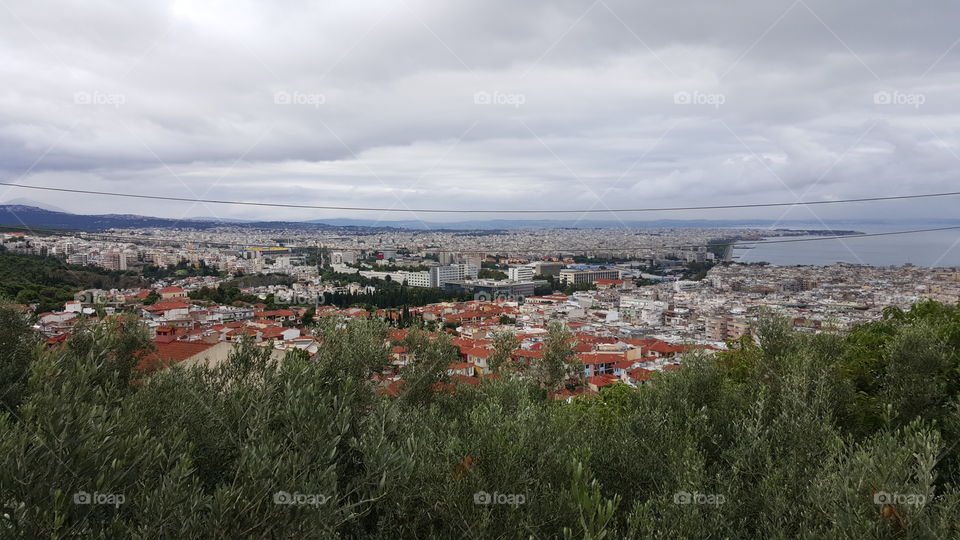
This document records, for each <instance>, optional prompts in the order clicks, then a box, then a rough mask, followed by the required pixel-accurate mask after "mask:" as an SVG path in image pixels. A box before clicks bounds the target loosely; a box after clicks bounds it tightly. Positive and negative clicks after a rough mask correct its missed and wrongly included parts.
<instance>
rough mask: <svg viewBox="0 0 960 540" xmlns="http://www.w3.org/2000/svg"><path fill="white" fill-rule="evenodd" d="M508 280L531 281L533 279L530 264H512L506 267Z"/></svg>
mask: <svg viewBox="0 0 960 540" xmlns="http://www.w3.org/2000/svg"><path fill="white" fill-rule="evenodd" d="M507 277H508V278H509V279H510V281H531V280H532V279H533V267H532V266H514V267H511V268H508V269H507Z"/></svg>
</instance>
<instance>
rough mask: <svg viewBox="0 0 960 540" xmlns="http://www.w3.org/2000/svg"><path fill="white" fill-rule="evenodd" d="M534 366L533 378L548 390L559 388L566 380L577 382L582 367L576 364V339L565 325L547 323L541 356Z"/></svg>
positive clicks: (554, 322)
mask: <svg viewBox="0 0 960 540" xmlns="http://www.w3.org/2000/svg"><path fill="white" fill-rule="evenodd" d="M534 366H535V369H534V378H535V380H536V381H537V382H539V383H540V386H541V387H543V388H545V389H546V390H547V391H548V392H553V391H555V390H559V389H560V388H561V387H562V386H564V385H565V384H566V383H568V382H569V383H572V384H576V383H577V382H578V379H579V378H580V376H581V375H582V373H583V367H582V366H578V365H577V355H576V341H575V339H574V336H573V332H571V331H570V329H569V328H567V326H566V325H564V324H562V323H560V322H558V321H551V322H550V324H549V325H547V337H546V339H545V340H544V342H543V358H542V359H541V360H540V362H538V363H536V364H534Z"/></svg>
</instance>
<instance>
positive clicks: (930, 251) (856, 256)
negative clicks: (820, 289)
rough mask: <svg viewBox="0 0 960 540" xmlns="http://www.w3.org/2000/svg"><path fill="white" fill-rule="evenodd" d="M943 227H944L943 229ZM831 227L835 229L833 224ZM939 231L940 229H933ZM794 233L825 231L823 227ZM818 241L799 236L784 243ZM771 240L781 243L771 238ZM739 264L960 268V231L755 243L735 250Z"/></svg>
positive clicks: (885, 229)
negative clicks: (838, 264) (907, 265)
mask: <svg viewBox="0 0 960 540" xmlns="http://www.w3.org/2000/svg"><path fill="white" fill-rule="evenodd" d="M941 226H942V225H941ZM831 227H833V225H832V224H831ZM928 227H931V226H929V225H928V226H927V227H923V226H877V225H873V226H862V225H861V226H857V225H849V224H847V225H844V226H843V227H836V228H837V229H844V230H856V231H860V232H864V233H881V232H890V231H897V230H909V229H919V228H928ZM932 227H936V225H934V226H932ZM789 228H792V229H803V230H812V229H825V228H826V227H823V226H822V225H821V226H809V227H797V226H793V225H791V226H790V227H789ZM799 238H818V237H816V236H797V237H788V238H782V239H799ZM769 240H777V238H770V239H769ZM733 257H734V259H733V260H734V261H735V262H761V261H763V262H768V263H770V264H775V265H778V266H793V265H816V266H828V265H831V264H835V263H838V262H842V263H850V264H865V265H870V266H900V265H904V264H912V265H915V266H926V267H960V229H953V230H944V231H932V232H922V233H914V234H901V235H889V236H872V237H860V238H858V237H856V236H847V237H844V238H840V239H835V240H834V239H829V240H824V239H820V240H815V241H810V242H786V243H764V242H761V243H755V244H738V245H736V246H734V249H733Z"/></svg>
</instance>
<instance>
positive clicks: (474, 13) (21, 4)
mask: <svg viewBox="0 0 960 540" xmlns="http://www.w3.org/2000/svg"><path fill="white" fill-rule="evenodd" d="M957 20H960V5H958V4H957V3H955V2H949V1H932V2H924V3H923V4H922V6H921V5H919V4H917V3H915V2H875V1H866V0H851V1H844V2H837V1H835V0H832V1H830V0H824V1H815V0H805V1H799V0H798V1H780V0H736V1H728V2H704V1H699V2H693V1H687V0H673V1H670V2H662V1H658V2H653V1H646V0H642V1H641V0H624V1H618V0H597V1H595V2H590V1H589V0H586V1H577V2H574V1H567V0H559V1H557V0H554V1H550V2H542V1H536V0H531V1H526V0H525V1H523V2H518V1H516V0H513V1H503V0H487V1H482V2H480V1H469V2H467V1H456V2H436V1H434V2H427V1H425V0H384V1H360V0H350V1H321V2H301V1H298V0H276V1H271V2H266V1H265V2H250V1H244V0H232V1H217V0H211V1H189V2H188V1H183V0H178V1H175V2H161V1H136V0H129V1H125V2H108V1H103V0H100V1H97V0H85V1H79V0H77V1H69V2H68V1H45V0H0V79H2V81H3V83H2V85H0V178H2V180H0V181H3V182H14V183H17V184H23V185H35V186H54V187H68V188H74V189H86V190H98V191H113V192H123V193H140V194H149V195H163V196H174V197H187V198H208V199H229V200H243V201H265V202H275V203H292V204H304V205H324V206H350V207H358V206H360V207H382V208H391V209H395V210H402V212H357V211H333V210H282V209H277V208H254V207H242V206H225V205H212V204H210V205H208V204H193V203H183V202H158V201H148V200H133V199H123V198H114V197H105V196H90V195H81V194H69V193H54V192H44V191H33V190H26V189H21V188H11V187H5V186H0V202H11V201H12V202H27V203H34V204H37V205H42V206H47V207H50V208H59V209H63V210H66V211H70V212H76V213H86V214H94V213H138V214H145V215H154V216H163V217H172V218H178V219H179V218H187V217H190V218H194V217H222V218H231V219H274V220H288V219H289V220H310V219H325V218H333V217H351V218H363V219H382V220H385V221H389V220H399V219H402V220H410V219H414V220H424V221H427V222H435V221H437V222H439V221H457V220H462V219H464V217H465V216H464V214H458V213H455V212H454V213H450V214H423V213H418V212H411V211H409V209H418V208H440V209H449V210H465V209H473V210H483V209H511V210H524V209H541V210H553V209H573V210H579V209H594V210H608V209H623V208H635V207H664V206H695V205H714V204H740V203H765V202H793V201H799V200H830V199H846V198H858V197H871V196H894V195H908V194H918V193H933V192H944V191H957V190H958V186H960V182H958V181H957V174H956V171H958V169H960V122H958V120H960V117H958V116H960V115H958V112H960V108H958V106H960V91H958V90H960V27H958V26H957V24H956V22H957ZM958 201H960V197H947V198H942V199H924V200H919V201H908V202H903V201H900V202H884V203H873V204H865V203H861V204H854V205H827V206H819V207H809V208H808V207H791V208H776V209H764V210H750V211H745V210H733V211H730V210H726V211H721V210H716V211H699V212H682V213H667V212H657V213H647V214H639V213H633V214H631V213H623V212H615V213H610V214H590V215H585V214H582V213H580V214H578V213H571V214H557V215H537V216H530V217H534V218H538V219H539V218H554V219H564V220H569V222H570V223H571V225H573V226H575V225H576V223H577V222H578V221H579V220H582V219H591V220H593V219H609V220H613V221H636V220H644V219H664V218H668V219H670V218H672V219H740V218H764V219H771V220H832V219H890V220H899V219H924V218H942V219H949V218H960V212H958V211H957V208H958V207H960V205H958ZM477 217H478V216H476V215H471V216H470V218H471V219H474V218H477ZM489 217H490V218H505V217H506V218H510V219H518V218H520V219H522V218H523V217H525V216H524V215H522V214H521V215H517V214H511V215H505V214H491V215H489Z"/></svg>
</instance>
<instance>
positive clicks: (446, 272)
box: [430, 263, 480, 288]
mask: <svg viewBox="0 0 960 540" xmlns="http://www.w3.org/2000/svg"><path fill="white" fill-rule="evenodd" d="M479 271H480V269H479V268H478V267H477V266H475V265H473V264H471V263H458V264H451V265H450V266H434V267H432V268H430V286H431V287H437V288H440V287H443V286H444V285H445V284H446V283H449V282H451V281H461V280H464V279H472V278H476V277H477V273H478V272H479Z"/></svg>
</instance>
